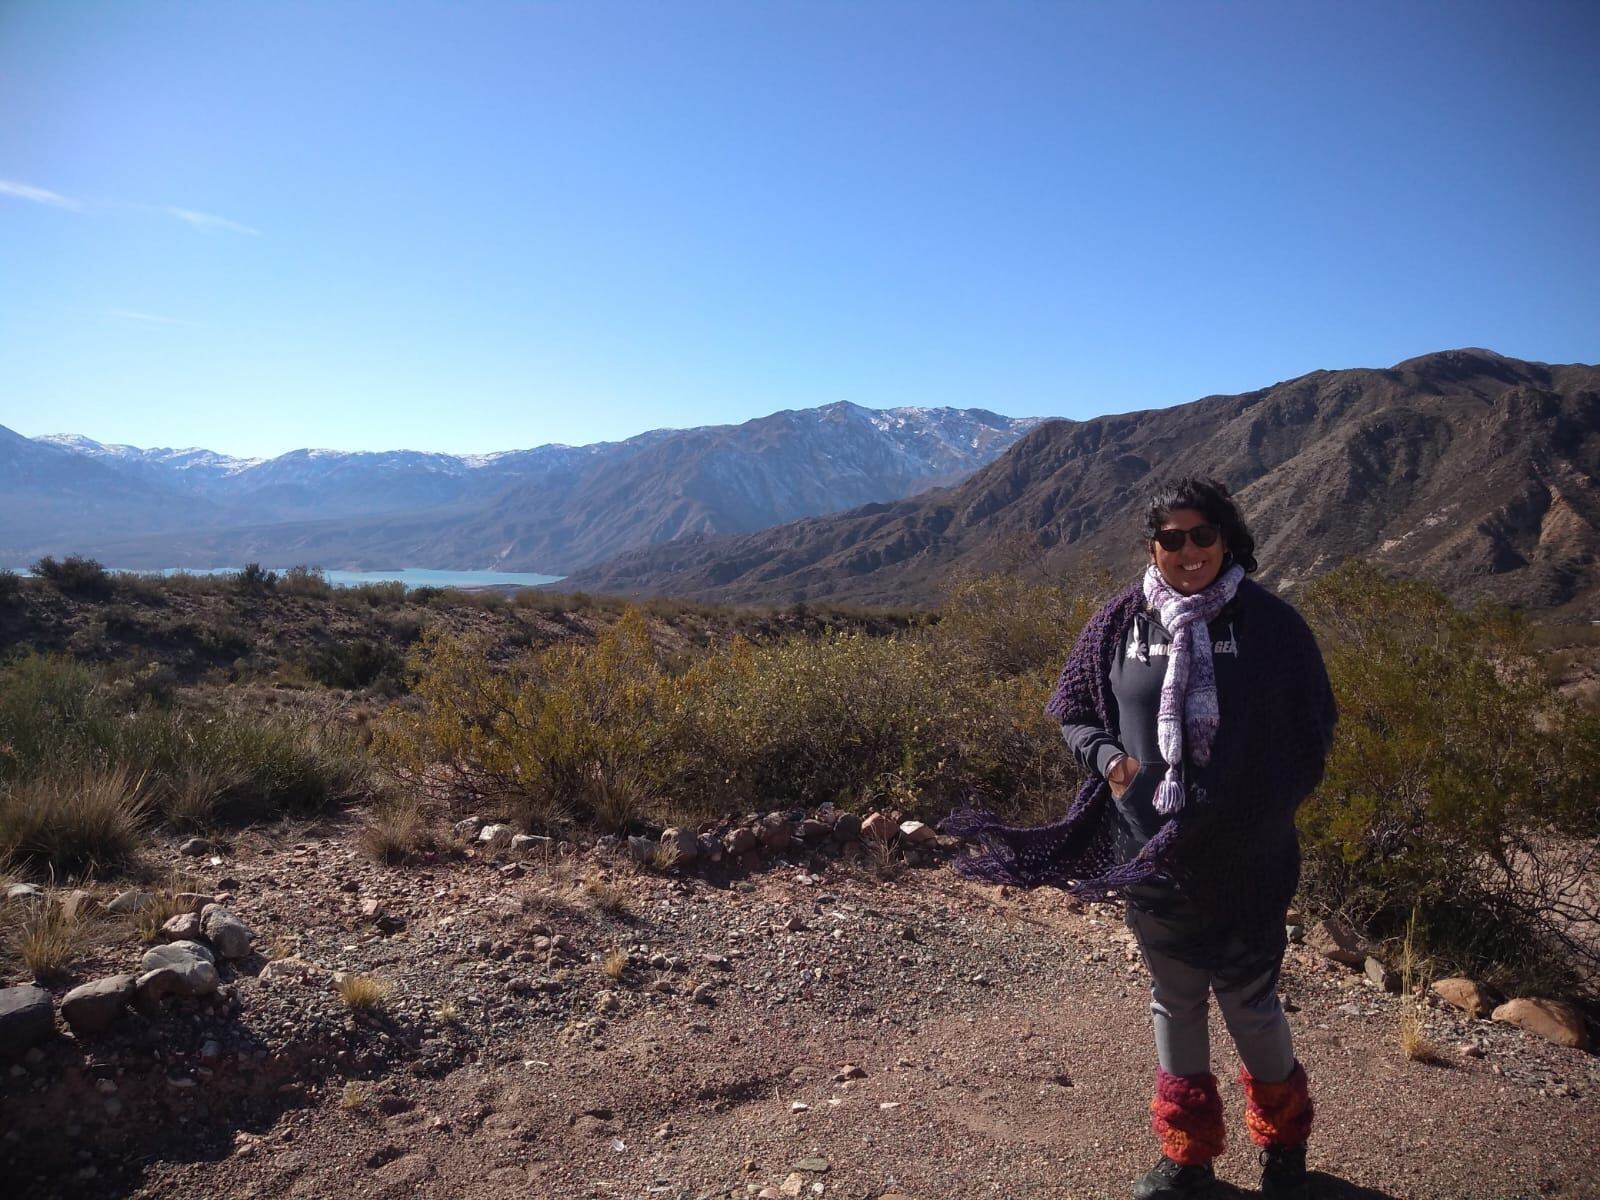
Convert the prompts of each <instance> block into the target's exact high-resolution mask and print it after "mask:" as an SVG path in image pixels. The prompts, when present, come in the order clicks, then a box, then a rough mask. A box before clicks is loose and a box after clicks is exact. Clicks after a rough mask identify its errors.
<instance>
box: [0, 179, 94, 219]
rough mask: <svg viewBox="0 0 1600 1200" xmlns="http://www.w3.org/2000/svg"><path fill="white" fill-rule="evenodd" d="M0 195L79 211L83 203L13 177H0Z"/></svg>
mask: <svg viewBox="0 0 1600 1200" xmlns="http://www.w3.org/2000/svg"><path fill="white" fill-rule="evenodd" d="M0 196H15V197H16V198H17V199H18V200H31V201H33V202H34V203H35V204H48V205H49V206H50V207H51V208H66V209H71V210H72V211H73V212H78V211H81V210H82V208H83V205H81V204H79V203H78V202H77V201H76V200H74V199H73V198H72V197H71V196H63V195H61V194H60V193H59V192H52V191H50V190H49V189H48V188H42V187H34V186H33V184H31V183H18V182H16V180H14V179H0Z"/></svg>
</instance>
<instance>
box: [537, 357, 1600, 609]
mask: <svg viewBox="0 0 1600 1200" xmlns="http://www.w3.org/2000/svg"><path fill="white" fill-rule="evenodd" d="M1177 472H1194V473H1203V474H1208V475H1213V476H1216V477H1217V478H1220V479H1222V480H1224V481H1225V482H1226V483H1227V484H1228V485H1229V486H1230V487H1231V488H1232V489H1233V490H1234V491H1235V493H1236V494H1237V495H1238V497H1239V500H1240V502H1241V503H1242V505H1243V506H1244V508H1245V511H1246V513H1247V515H1248V517H1249V518H1250V520H1251V523H1252V526H1253V528H1254V530H1255V533H1256V536H1257V539H1258V543H1259V547H1260V553H1259V557H1260V560H1261V563H1262V577H1263V578H1264V579H1266V580H1267V581H1268V582H1271V583H1275V584H1277V585H1279V586H1291V587H1292V586H1293V585H1294V584H1295V583H1297V582H1299V581H1301V580H1304V579H1306V578H1308V577H1309V576H1311V575H1314V574H1316V573H1317V572H1319V571H1321V570H1324V569H1326V568H1329V567H1332V566H1334V565H1336V564H1338V563H1339V562H1341V561H1342V560H1344V559H1345V558H1348V557H1350V556H1354V555H1361V556H1366V557H1369V558H1371V559H1373V560H1375V561H1376V562H1378V563H1379V564H1381V565H1384V566H1387V567H1390V568H1393V569H1394V570H1396V571H1398V572H1401V573H1404V574H1409V575H1413V576H1416V577H1419V578H1424V579H1428V580H1431V581H1433V582H1434V583H1436V584H1438V585H1439V586H1441V587H1443V588H1444V589H1445V590H1447V591H1448V592H1449V593H1450V594H1451V595H1452V596H1453V597H1455V598H1456V599H1457V600H1460V601H1476V600H1484V599H1492V600H1498V601H1504V602H1509V603H1514V604H1519V605H1524V606H1527V607H1530V608H1538V609H1545V610H1550V609H1561V610H1563V612H1564V613H1566V614H1568V615H1589V616H1595V617H1600V576H1597V566H1596V557H1597V554H1600V485H1597V482H1596V477H1597V475H1600V368H1597V367H1594V366H1586V365H1571V366H1552V365H1547V364H1544V363H1534V362H1523V361H1519V360H1516V359H1510V358H1505V357H1503V356H1501V355H1498V354H1495V353H1492V352H1490V351H1487V350H1476V349H1468V350H1455V351H1446V352H1443V353H1438V354H1430V355H1426V356H1424V357H1421V358H1414V359H1409V360H1407V361H1405V362H1402V363H1399V364H1397V365H1395V366H1394V367H1391V368H1389V369H1387V370H1368V369H1359V370H1344V371H1313V372H1312V373H1310V374H1308V375H1304V376H1301V377H1300V378H1298V379H1292V380H1288V381H1286V382H1283V383H1279V384H1275V385H1273V386H1271V387H1267V388H1262V389H1260V390H1258V391H1254V392H1247V393H1245V394H1243V395H1238V396H1208V397H1205V398H1204V399H1201V400H1196V401H1193V402H1192V403H1189V404H1183V405H1179V406H1177V407H1175V408H1169V409H1160V410H1152V411H1147V412H1138V413H1127V414H1120V415H1115V416H1105V417H1098V418H1096V419H1094V420H1091V421H1082V422H1068V421H1057V422H1051V423H1049V424H1046V425H1043V426H1041V427H1040V428H1038V429H1036V430H1034V431H1033V432H1032V433H1031V434H1029V435H1028V436H1027V437H1025V438H1023V439H1022V440H1020V441H1019V442H1018V443H1017V444H1016V445H1015V446H1013V447H1012V448H1011V449H1010V450H1009V451H1008V452H1007V453H1006V454H1004V455H1003V456H1001V457H1000V458H998V459H997V460H996V461H995V462H993V463H991V464H990V465H989V466H988V467H986V468H984V469H983V470H981V471H979V472H977V473H975V474H974V475H973V476H971V477H970V478H968V479H967V480H965V481H964V482H962V483H960V484H958V485H956V486H954V487H951V488H948V489H944V490H941V491H939V492H930V493H926V494H924V495H921V496H918V497H915V498H912V499H908V500H902V501H898V502H895V503H882V504H871V505H865V506H862V507H860V508H857V509H854V510H852V511H850V512H846V513H840V514H836V515H833V516H829V517H821V518H813V519H808V520H802V521H798V522H794V523H791V524H789V525H786V526H783V527H781V528H776V529H771V530H766V531H763V532H760V533H756V534H751V535H747V536H743V537H721V538H711V537H698V538H688V539H684V540H682V541H679V542H677V543H674V544H672V545H670V546H664V547H655V548H650V549H643V550H638V551H634V552H631V553H629V554H625V555H622V556H619V557H618V558H616V559H615V560H613V561H611V562H608V563H605V564H603V565H601V566H599V567H596V568H593V569H591V570H587V571H583V572H580V573H578V574H576V575H574V576H573V577H572V578H571V579H570V580H569V581H568V582H567V583H565V584H563V586H564V587H568V588H577V587H581V588H587V589H591V590H597V591H613V592H624V593H648V594H668V595H675V596H682V597H689V598H696V599H704V600H720V601H737V602H760V601H772V600H784V601H796V600H808V599H819V598H824V597H826V598H830V599H847V600H856V601H863V602H880V603H882V602H887V603H904V602H925V601H928V600H931V599H932V598H934V597H935V596H936V595H937V592H938V588H939V586H940V581H941V580H942V579H943V578H944V577H945V576H946V575H947V574H948V572H949V571H951V570H952V569H953V568H956V567H977V568H989V567H995V566H1003V565H1009V566H1017V565H1023V566H1025V567H1026V568H1027V569H1030V570H1037V571H1040V572H1044V573H1049V574H1053V575H1057V576H1070V575H1071V574H1073V573H1075V572H1100V571H1104V570H1108V569H1109V570H1111V571H1113V572H1114V573H1117V574H1119V575H1120V574H1128V573H1131V572H1132V571H1133V570H1134V569H1135V568H1136V567H1137V565H1138V563H1139V562H1140V561H1141V557H1142V554H1143V550H1142V547H1141V545H1140V542H1139V535H1140V529H1139V510H1140V501H1141V497H1142V496H1143V495H1144V494H1145V492H1146V491H1147V489H1149V488H1150V487H1151V485H1152V484H1153V483H1154V482H1155V481H1157V480H1158V479H1160V478H1162V477H1163V476H1166V475H1169V474H1172V473H1177Z"/></svg>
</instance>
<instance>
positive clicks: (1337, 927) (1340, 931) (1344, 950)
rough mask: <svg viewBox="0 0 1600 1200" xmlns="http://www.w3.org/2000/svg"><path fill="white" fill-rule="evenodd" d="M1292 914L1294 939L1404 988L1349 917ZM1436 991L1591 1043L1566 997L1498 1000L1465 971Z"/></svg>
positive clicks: (1478, 1015)
mask: <svg viewBox="0 0 1600 1200" xmlns="http://www.w3.org/2000/svg"><path fill="white" fill-rule="evenodd" d="M1290 916H1291V922H1290V927H1289V936H1290V938H1291V940H1294V941H1300V940H1302V939H1303V940H1304V941H1305V944H1306V945H1307V946H1309V947H1310V948H1311V949H1312V950H1315V951H1316V952H1317V953H1318V954H1320V955H1321V956H1322V957H1323V958H1325V959H1327V960H1328V961H1329V962H1336V963H1343V964H1344V965H1346V966H1349V967H1353V968H1356V969H1359V970H1360V971H1362V972H1363V973H1364V974H1365V975H1366V977H1367V980H1368V982H1369V983H1371V984H1372V986H1374V987H1376V988H1378V989H1379V990H1381V991H1385V992H1398V991H1399V990H1400V979H1399V977H1398V976H1397V975H1396V974H1395V973H1394V972H1393V971H1392V970H1390V969H1389V967H1388V966H1386V965H1385V964H1384V963H1383V961H1382V960H1380V959H1379V958H1377V957H1376V956H1375V955H1374V954H1372V953H1371V949H1370V947H1369V946H1368V943H1367V941H1366V939H1365V938H1363V937H1362V936H1361V935H1360V934H1359V933H1357V932H1356V931H1355V930H1354V929H1352V928H1351V927H1350V926H1349V925H1348V924H1346V923H1345V922H1344V921H1340V920H1338V919H1337V918H1329V919H1327V920H1324V921H1318V922H1317V923H1316V924H1314V925H1312V926H1311V927H1310V928H1309V929H1307V928H1305V927H1304V926H1303V925H1302V924H1301V923H1300V921H1299V920H1298V919H1297V918H1298V914H1294V913H1291V914H1290ZM1430 990H1431V991H1432V993H1433V994H1434V995H1435V996H1437V997H1438V998H1439V999H1440V1000H1442V1001H1443V1002H1444V1003H1446V1004H1448V1005H1450V1007H1452V1008H1455V1009H1459V1010H1460V1011H1461V1012H1464V1013H1465V1014H1466V1015H1467V1016H1469V1017H1471V1018H1473V1019H1474V1020H1482V1019H1484V1018H1485V1017H1487V1018H1488V1019H1490V1020H1493V1021H1499V1022H1502V1023H1503V1024H1506V1025H1514V1026H1516V1027H1517V1028H1519V1029H1525V1030H1527V1031H1528V1032H1529V1033H1533V1034H1537V1035H1538V1036H1539V1037H1542V1038H1544V1039H1545V1040H1546V1041H1548V1042H1553V1043H1555V1044H1556V1045H1558V1046H1570V1047H1573V1048H1575V1049H1578V1050H1588V1049H1589V1048H1590V1040H1589V1031H1588V1029H1587V1027H1586V1026H1585V1024H1584V1020H1583V1013H1582V1012H1581V1011H1580V1010H1579V1009H1578V1008H1577V1006H1576V1005H1573V1004H1569V1003H1567V1002H1566V1001H1563V1000H1550V999H1544V998H1536V997H1531V996H1518V997H1512V998H1510V999H1508V1000H1506V1001H1505V1002H1504V1003H1503V1004H1499V1005H1495V1004H1494V1001H1493V999H1492V998H1491V995H1490V992H1489V990H1488V989H1487V988H1486V987H1484V986H1483V985H1482V984H1480V983H1478V982H1477V981H1475V980H1473V979H1469V978H1467V977H1465V976H1454V977H1452V978H1449V979H1440V980H1437V981H1435V982H1434V983H1433V985H1432V986H1431V989H1430Z"/></svg>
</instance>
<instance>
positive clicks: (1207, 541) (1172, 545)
mask: <svg viewBox="0 0 1600 1200" xmlns="http://www.w3.org/2000/svg"><path fill="white" fill-rule="evenodd" d="M1221 536H1222V531H1221V530H1220V529H1218V528H1217V527H1216V526H1215V525H1196V526H1195V527H1194V528H1193V529H1159V530H1157V531H1156V532H1155V533H1153V534H1152V535H1151V537H1152V538H1154V540H1155V542H1156V543H1157V544H1158V545H1159V546H1160V547H1161V548H1162V549H1163V550H1165V551H1166V552H1167V553H1168V554H1176V553H1177V552H1178V551H1179V550H1182V549H1183V540H1184V538H1188V539H1190V540H1191V541H1193V542H1194V544H1195V545H1196V546H1199V547H1200V549H1202V550H1204V549H1206V548H1207V547H1209V546H1215V545H1216V544H1217V539H1218V538H1219V537H1221Z"/></svg>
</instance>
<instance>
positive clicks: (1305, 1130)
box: [1239, 1062, 1314, 1146]
mask: <svg viewBox="0 0 1600 1200" xmlns="http://www.w3.org/2000/svg"><path fill="white" fill-rule="evenodd" d="M1239 1082H1240V1083H1241V1084H1242V1085H1243V1086H1244V1098H1245V1105H1244V1123H1245V1124H1246V1125H1247V1126H1249V1127H1250V1140H1251V1141H1253V1142H1255V1144H1256V1145H1258V1146H1304V1145H1305V1144H1306V1140H1307V1139H1308V1138H1310V1136H1311V1117H1312V1113H1313V1111H1314V1110H1313V1107H1312V1104H1311V1091H1310V1089H1309V1088H1308V1087H1307V1084H1306V1069H1305V1068H1304V1067H1302V1066H1301V1065H1300V1064H1299V1063H1298V1062H1296V1063H1295V1064H1294V1070H1293V1071H1291V1072H1289V1078H1287V1079H1285V1080H1283V1081H1282V1082H1281V1083H1262V1082H1261V1081H1260V1080H1258V1079H1252V1078H1251V1076H1250V1072H1249V1071H1246V1070H1245V1069H1244V1068H1243V1067H1240V1068H1239Z"/></svg>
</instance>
